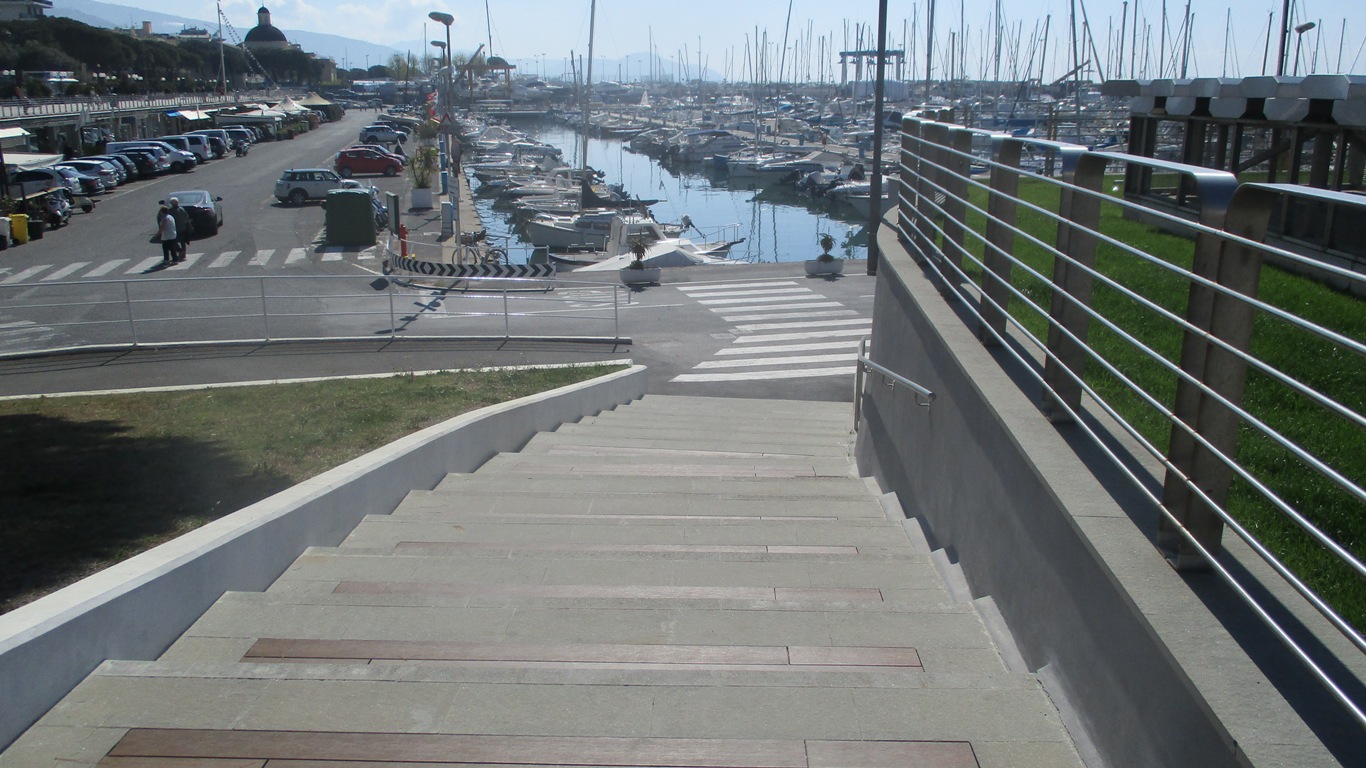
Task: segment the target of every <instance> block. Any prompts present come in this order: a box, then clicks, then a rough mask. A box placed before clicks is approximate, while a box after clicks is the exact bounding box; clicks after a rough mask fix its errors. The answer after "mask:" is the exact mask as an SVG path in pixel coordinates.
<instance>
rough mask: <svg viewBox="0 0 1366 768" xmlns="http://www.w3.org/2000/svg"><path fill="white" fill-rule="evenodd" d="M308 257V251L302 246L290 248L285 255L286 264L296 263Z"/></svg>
mask: <svg viewBox="0 0 1366 768" xmlns="http://www.w3.org/2000/svg"><path fill="white" fill-rule="evenodd" d="M307 258H308V251H307V250H305V249H303V248H290V249H289V254H288V255H286V256H285V263H286V264H298V263H299V262H301V261H303V260H304V259H307Z"/></svg>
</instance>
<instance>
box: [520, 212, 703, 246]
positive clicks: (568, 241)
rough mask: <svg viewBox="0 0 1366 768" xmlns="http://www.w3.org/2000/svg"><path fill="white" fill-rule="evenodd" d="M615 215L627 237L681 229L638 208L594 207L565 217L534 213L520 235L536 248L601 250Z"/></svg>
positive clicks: (674, 233)
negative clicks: (612, 208) (657, 219)
mask: <svg viewBox="0 0 1366 768" xmlns="http://www.w3.org/2000/svg"><path fill="white" fill-rule="evenodd" d="M617 218H620V219H621V220H622V221H623V222H624V224H625V227H626V237H627V239H628V240H629V239H631V238H645V239H653V238H654V237H655V236H656V235H657V234H661V233H662V234H663V235H664V236H668V237H677V236H679V235H681V234H682V232H683V227H682V226H681V225H677V224H658V223H657V222H655V220H654V219H653V218H651V217H650V216H649V215H648V214H644V213H641V212H640V211H618V210H594V211H585V212H583V213H579V214H572V215H568V216H557V215H553V214H545V213H542V214H537V215H536V216H534V217H532V218H531V219H530V220H529V221H527V222H526V223H525V224H523V225H522V238H523V239H524V240H526V241H528V242H530V243H531V244H532V245H534V246H536V247H537V248H550V249H551V250H561V251H564V250H592V251H601V250H603V249H604V248H606V247H607V239H608V238H609V237H610V236H611V234H612V222H613V220H614V219H617Z"/></svg>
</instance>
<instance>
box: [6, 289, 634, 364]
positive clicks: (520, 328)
mask: <svg viewBox="0 0 1366 768" xmlns="http://www.w3.org/2000/svg"><path fill="white" fill-rule="evenodd" d="M629 302H630V295H629V292H628V291H627V290H626V289H625V286H621V285H615V284H611V283H603V282H587V281H571V280H562V279H559V278H553V279H528V278H461V279H459V280H455V279H451V278H444V279H441V278H412V279H409V280H400V279H397V278H394V277H379V276H376V275H365V276H349V275H341V276H333V275H307V276H241V277H233V276H229V277H195V276H184V275H181V276H176V277H175V278H174V279H167V278H162V279H147V278H144V279H139V280H85V281H80V280H77V281H66V282H51V283H38V284H29V283H19V284H13V285H0V355H15V354H21V355H22V354H32V353H35V352H55V351H73V350H82V349H107V348H121V347H137V346H149V345H158V344H202V343H241V342H270V341H301V340H375V339H391V340H401V339H547V340H557V339H574V340H581V341H589V342H607V343H618V342H621V341H623V340H624V339H623V337H622V335H621V317H620V308H621V306H622V305H623V304H626V303H629Z"/></svg>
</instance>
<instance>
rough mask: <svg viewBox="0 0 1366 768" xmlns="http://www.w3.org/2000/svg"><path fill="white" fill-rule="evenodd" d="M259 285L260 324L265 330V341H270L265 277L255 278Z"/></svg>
mask: <svg viewBox="0 0 1366 768" xmlns="http://www.w3.org/2000/svg"><path fill="white" fill-rule="evenodd" d="M256 279H257V281H258V282H259V283H260V286H261V326H262V327H263V328H265V331H266V341H270V313H269V312H268V311H267V310H266V279H265V278H264V277H258V278H256Z"/></svg>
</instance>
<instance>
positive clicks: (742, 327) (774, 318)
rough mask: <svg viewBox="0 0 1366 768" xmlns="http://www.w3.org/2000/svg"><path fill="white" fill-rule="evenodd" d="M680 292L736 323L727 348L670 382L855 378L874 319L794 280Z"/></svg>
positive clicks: (691, 286) (700, 286)
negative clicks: (860, 344)
mask: <svg viewBox="0 0 1366 768" xmlns="http://www.w3.org/2000/svg"><path fill="white" fill-rule="evenodd" d="M676 287H677V288H678V290H679V291H680V292H681V293H683V295H685V296H687V297H688V298H690V299H693V300H695V301H697V303H698V304H700V305H702V306H703V307H706V308H707V309H709V310H711V311H712V312H714V313H716V314H717V315H718V316H719V317H720V318H721V319H722V320H724V321H726V322H728V323H735V324H736V325H735V326H734V327H733V328H732V332H733V333H734V334H735V339H734V340H733V341H732V342H731V345H730V346H729V347H726V348H724V349H722V350H720V351H718V352H717V353H716V354H715V355H713V356H712V359H710V360H703V361H702V362H700V363H698V364H697V365H695V366H693V367H692V369H691V370H689V371H688V372H687V373H682V374H679V375H677V376H675V377H674V378H673V379H672V381H675V382H724V381H756V380H766V381H771V380H779V379H804V378H817V377H826V376H846V375H853V373H854V368H855V360H856V358H857V356H858V346H859V342H860V341H861V340H862V339H864V338H865V337H867V336H868V335H869V334H871V333H872V328H873V320H872V318H869V317H860V316H859V313H858V312H857V311H856V310H853V309H849V308H848V307H846V306H845V305H844V304H842V303H840V302H838V301H832V300H830V299H829V298H828V297H826V296H824V295H822V294H820V293H818V292H817V291H815V290H812V289H811V288H808V287H806V286H804V285H802V284H801V283H800V282H798V281H796V280H778V281H764V282H754V283H743V282H732V283H686V284H681V285H678V286H676Z"/></svg>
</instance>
